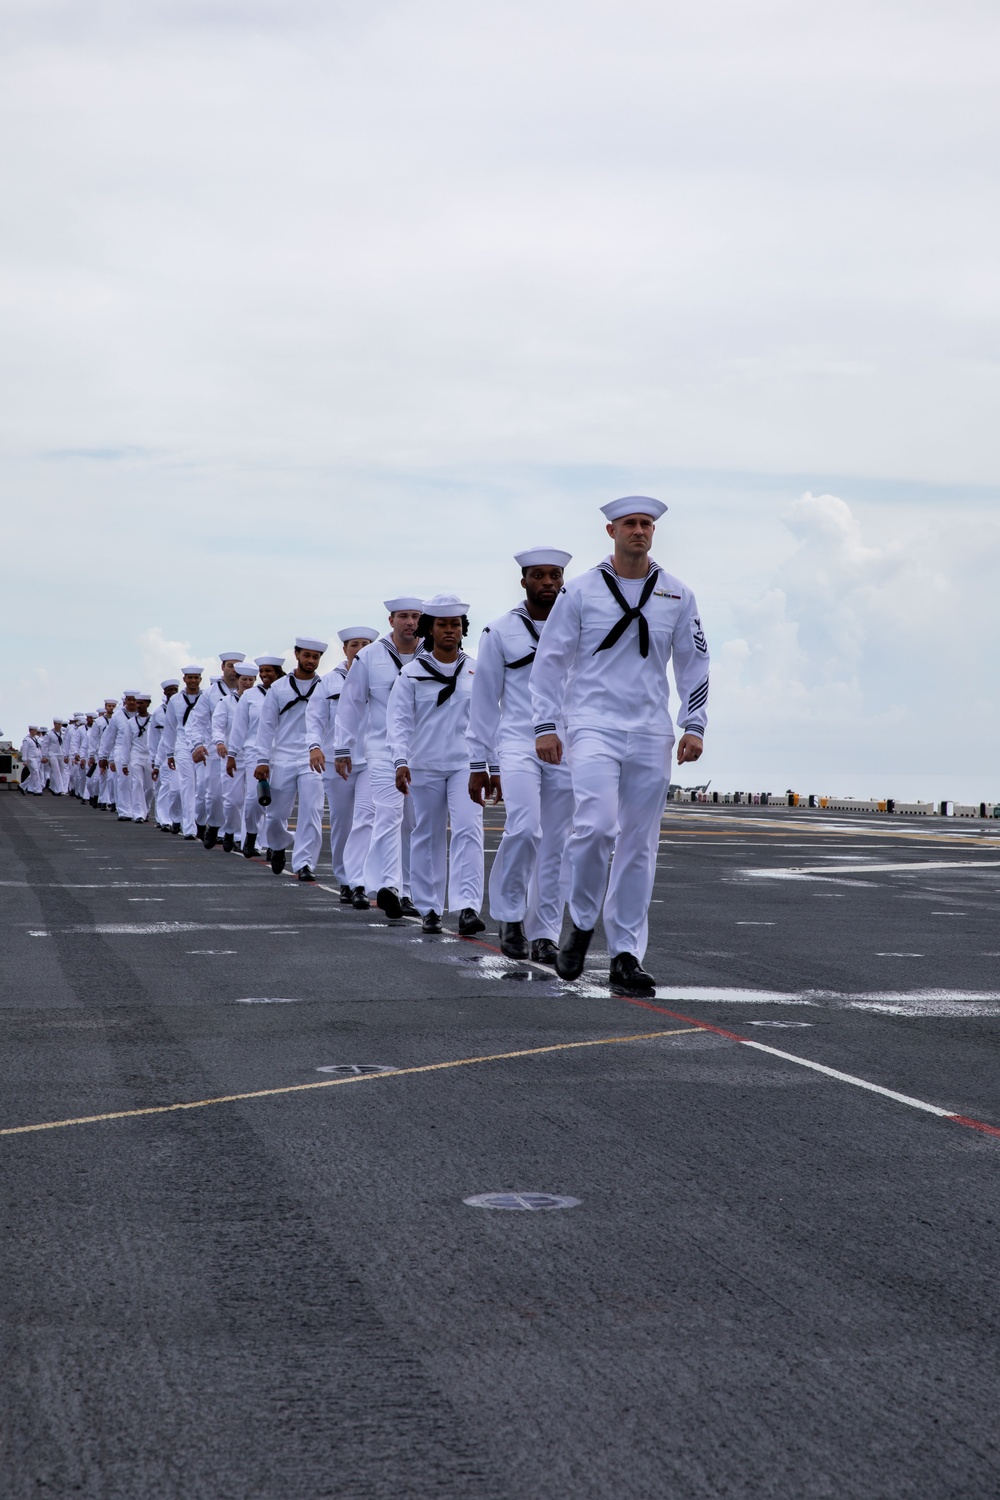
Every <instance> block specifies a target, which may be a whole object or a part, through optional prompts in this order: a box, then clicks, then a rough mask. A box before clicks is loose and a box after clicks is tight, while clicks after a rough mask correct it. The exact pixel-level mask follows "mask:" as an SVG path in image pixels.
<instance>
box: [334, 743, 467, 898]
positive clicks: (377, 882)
mask: <svg viewBox="0 0 1000 1500" xmlns="http://www.w3.org/2000/svg"><path fill="white" fill-rule="evenodd" d="M368 786H369V790H370V792H371V799H372V802H373V804H374V807H375V816H374V820H373V822H372V834H371V843H370V844H369V846H368V855H367V857H366V859H365V878H364V887H365V889H366V890H367V891H380V890H381V889H382V887H383V886H391V887H392V889H393V890H396V891H399V892H400V893H401V894H402V895H404V896H407V895H409V894H410V839H411V836H412V832H413V818H414V812H413V803H412V799H411V798H410V797H404V796H403V794H402V792H399V791H397V790H396V770H395V767H394V766H393V764H392V761H391V760H389V759H388V758H386V759H384V760H383V759H379V760H370V761H369V762H368ZM469 800H470V802H471V800H472V799H471V798H470V799H469ZM359 883H360V882H359Z"/></svg>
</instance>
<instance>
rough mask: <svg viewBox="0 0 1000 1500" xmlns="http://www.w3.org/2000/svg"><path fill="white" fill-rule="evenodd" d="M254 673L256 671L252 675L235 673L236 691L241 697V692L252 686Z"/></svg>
mask: <svg viewBox="0 0 1000 1500" xmlns="http://www.w3.org/2000/svg"><path fill="white" fill-rule="evenodd" d="M256 675H257V674H256V672H255V673H254V675H253V677H241V676H240V675H239V673H237V674H236V691H237V692H238V693H239V695H240V697H241V698H242V697H243V694H244V693H245V692H247V691H248V690H249V689H250V688H252V687H253V683H254V677H256Z"/></svg>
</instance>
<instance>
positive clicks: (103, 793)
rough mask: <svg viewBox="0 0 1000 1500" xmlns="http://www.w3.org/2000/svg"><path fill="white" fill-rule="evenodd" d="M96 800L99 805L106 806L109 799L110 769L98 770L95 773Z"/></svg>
mask: <svg viewBox="0 0 1000 1500" xmlns="http://www.w3.org/2000/svg"><path fill="white" fill-rule="evenodd" d="M97 800H98V802H99V803H100V805H101V807H106V806H107V805H108V803H109V802H110V801H111V772H110V771H98V773H97Z"/></svg>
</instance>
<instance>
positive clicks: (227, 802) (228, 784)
mask: <svg viewBox="0 0 1000 1500" xmlns="http://www.w3.org/2000/svg"><path fill="white" fill-rule="evenodd" d="M256 677H257V663H256V662H254V661H248V660H247V659H246V657H243V658H242V659H241V660H240V661H239V662H237V664H236V691H235V693H233V692H227V694H226V696H225V697H224V698H222V699H221V700H220V702H219V704H218V706H217V708H216V710H215V713H214V714H213V715H212V737H213V739H214V740H215V754H216V756H217V757H218V758H219V759H220V764H223V765H225V764H227V763H228V760H229V745H230V741H231V740H232V737H233V722H234V720H235V718H236V710H237V708H238V707H239V703H240V699H241V698H242V697H243V695H244V693H248V692H249V691H250V689H251V688H252V687H253V686H254V683H255V679H256ZM245 793H246V778H245V776H244V777H242V778H241V779H240V782H239V785H236V782H235V778H234V777H232V776H226V775H223V778H222V824H221V826H220V830H219V831H220V832H221V834H222V847H223V850H224V851H225V853H226V854H231V853H232V852H233V850H234V849H235V848H236V844H237V841H239V840H241V839H242V832H243V799H244V796H245ZM211 831H212V830H211V828H207V829H206V830H205V848H206V849H211V847H212V845H211V844H210V843H209V841H208V836H209V834H210V833H211ZM241 847H242V844H241Z"/></svg>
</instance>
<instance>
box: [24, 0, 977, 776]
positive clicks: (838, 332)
mask: <svg viewBox="0 0 1000 1500" xmlns="http://www.w3.org/2000/svg"><path fill="white" fill-rule="evenodd" d="M998 59H1000V11H998V9H997V6H996V4H995V3H994V0H983V3H979V0H952V3H951V4H949V5H947V6H945V5H942V4H941V3H940V0H934V3H932V4H928V3H924V0H899V3H896V0H863V3H857V0H845V3H841V4H838V5H837V6H825V7H820V6H816V5H813V4H809V3H806V0H795V3H790V0H695V3H670V0H655V3H646V0H573V3H572V4H571V3H569V0H558V3H553V0H525V3H520V0H494V3H492V4H489V5H477V4H475V3H471V4H470V3H469V0H464V3H458V0H433V3H424V0H406V3H395V0H392V3H389V0H364V3H360V0H339V3H338V0H322V3H311V0H214V3H211V0H159V3H157V0H147V3H144V4H143V5H141V6H135V5H126V4H110V3H103V4H102V3H99V0H93V3H89V4H88V3H86V0H84V3H81V0H68V3H46V0H0V153H2V155H0V172H2V178H0V190H2V201H3V203H4V213H3V227H2V230H0V305H2V325H3V330H4V332H3V339H2V344H0V437H2V463H3V476H4V494H5V498H4V505H3V512H2V514H3V541H2V543H0V567H2V575H3V576H2V598H3V610H2V620H3V635H4V642H5V652H4V655H5V659H6V672H5V674H4V678H3V681H2V683H0V725H2V727H3V729H4V730H5V731H6V732H7V733H8V734H15V735H16V736H17V737H20V734H21V732H22V730H23V725H24V724H25V723H26V721H27V720H28V719H29V718H36V717H39V718H49V717H51V715H52V714H53V713H54V712H68V711H73V710H75V709H77V708H85V707H87V706H88V704H89V703H90V702H92V701H94V700H96V699H97V698H98V696H100V695H102V694H103V693H104V692H105V691H106V690H114V691H117V690H119V689H120V688H121V687H122V686H123V685H124V683H125V680H126V679H127V678H134V677H136V676H137V675H138V676H139V677H141V678H142V679H143V680H144V681H146V682H147V683H149V684H150V685H152V683H153V680H154V676H155V677H157V678H158V677H159V676H160V675H162V674H163V671H164V670H165V669H166V668H167V667H176V666H177V665H179V664H180V659H181V657H182V656H185V655H187V654H188V652H193V653H195V654H197V655H199V656H205V657H208V656H210V655H211V653H213V652H214V651H216V650H217V649H218V648H219V647H228V646H237V647H239V648H241V649H246V650H247V651H249V652H257V651H260V650H263V649H271V650H273V649H276V648H279V647H284V646H287V645H288V643H289V642H290V641H291V639H292V637H293V636H294V634H295V633H296V632H306V633H310V634H315V633H323V634H327V633H332V632H334V631H335V630H336V629H337V628H338V626H339V625H341V624H344V623H348V624H353V623H360V622H361V621H370V622H371V623H373V624H379V623H380V621H381V611H380V609H379V606H378V601H379V600H380V599H381V598H382V597H383V596H384V595H385V594H386V593H389V592H396V591H399V590H405V591H411V590H413V591H417V592H423V591H425V590H427V591H431V590H434V589H436V588H438V587H441V586H445V585H448V586H451V585H454V586H456V587H458V588H460V589H461V590H463V592H464V591H466V590H467V591H468V593H469V596H470V597H471V599H472V600H473V605H474V609H473V615H474V623H475V624H481V623H483V621H485V620H486V619H488V618H489V617H490V616H491V615H492V614H495V613H497V612H499V610H501V609H502V608H503V607H505V605H506V604H507V603H508V601H509V600H512V599H513V598H514V597H516V569H514V568H513V565H512V564H511V563H510V561H509V558H510V553H511V552H512V551H513V550H514V549H515V548H516V547H520V546H524V545H527V544H530V543H531V542H533V541H536V540H546V541H550V542H552V543H554V544H559V545H565V546H567V547H569V548H571V549H572V550H573V551H574V553H575V555H576V558H577V560H578V563H579V565H580V566H587V565H590V564H591V563H592V562H594V561H596V560H597V559H598V557H599V556H601V555H602V552H603V550H604V549H603V539H602V534H601V530H600V527H599V525H598V524H596V522H595V517H596V509H595V508H596V506H597V505H598V504H600V503H601V502H602V501H603V500H605V499H607V498H609V497H610V496H611V495H613V494H616V493H621V492H628V491H631V490H635V489H639V490H642V491H644V492H652V493H655V494H661V495H662V496H663V497H664V498H665V499H667V500H669V502H670V504H671V512H670V516H669V518H667V519H666V520H665V522H664V523H663V524H662V525H661V527H660V529H659V532H658V538H657V542H658V545H657V548H656V555H657V557H658V559H659V560H660V561H662V562H664V563H665V564H666V565H667V566H669V567H671V568H672V569H673V570H674V571H676V572H678V573H679V574H680V575H681V576H682V577H684V578H685V579H686V580H688V581H689V582H690V583H691V584H692V585H693V586H694V587H695V589H696V591H697V592H698V596H699V601H700V604H701V608H702V615H703V619H704V621H705V626H706V630H707V632H708V635H709V640H710V642H711V644H712V647H713V650H714V654H715V658H716V670H715V673H714V688H713V700H712V725H711V738H710V741H709V749H708V752H707V755H706V760H705V762H704V765H705V768H706V775H712V776H713V777H714V778H715V782H716V784H717V785H721V784H723V783H724V784H726V785H728V786H742V785H749V786H751V787H756V786H762V787H770V788H771V789H775V790H776V789H779V788H783V787H784V786H786V785H796V786H801V787H802V789H804V790H819V791H824V790H832V791H837V790H856V791H863V792H867V791H871V792H873V793H874V792H878V793H879V794H881V795H884V794H885V793H886V792H889V793H890V794H891V793H892V791H893V790H894V789H899V790H900V791H902V790H905V791H907V792H909V791H912V792H913V793H914V794H916V795H925V796H928V797H941V796H949V795H952V796H960V797H961V796H966V795H967V796H970V797H971V796H977V797H978V796H979V795H998V796H1000V765H998V758H1000V757H998V751H1000V707H998V694H997V692H996V689H995V682H996V676H997V669H996V664H995V660H994V657H995V654H996V650H997V645H996V643H997V636H998V631H997V624H998V615H1000V608H998V604H997V594H996V588H997V585H996V580H997V578H998V576H1000V506H998V499H1000V463H998V449H997V438H996V433H997V418H996V412H997V410H998V407H1000V379H998V370H1000V365H998V353H1000V349H998V338H997V331H998V317H1000V272H998V266H1000V255H998V251H1000V245H998V240H1000V216H998V208H997V145H996V142H997V140H998V135H1000V95H998V91H997V88H996V76H997V64H998ZM597 519H599V518H597ZM171 643H175V644H174V645H171Z"/></svg>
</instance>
